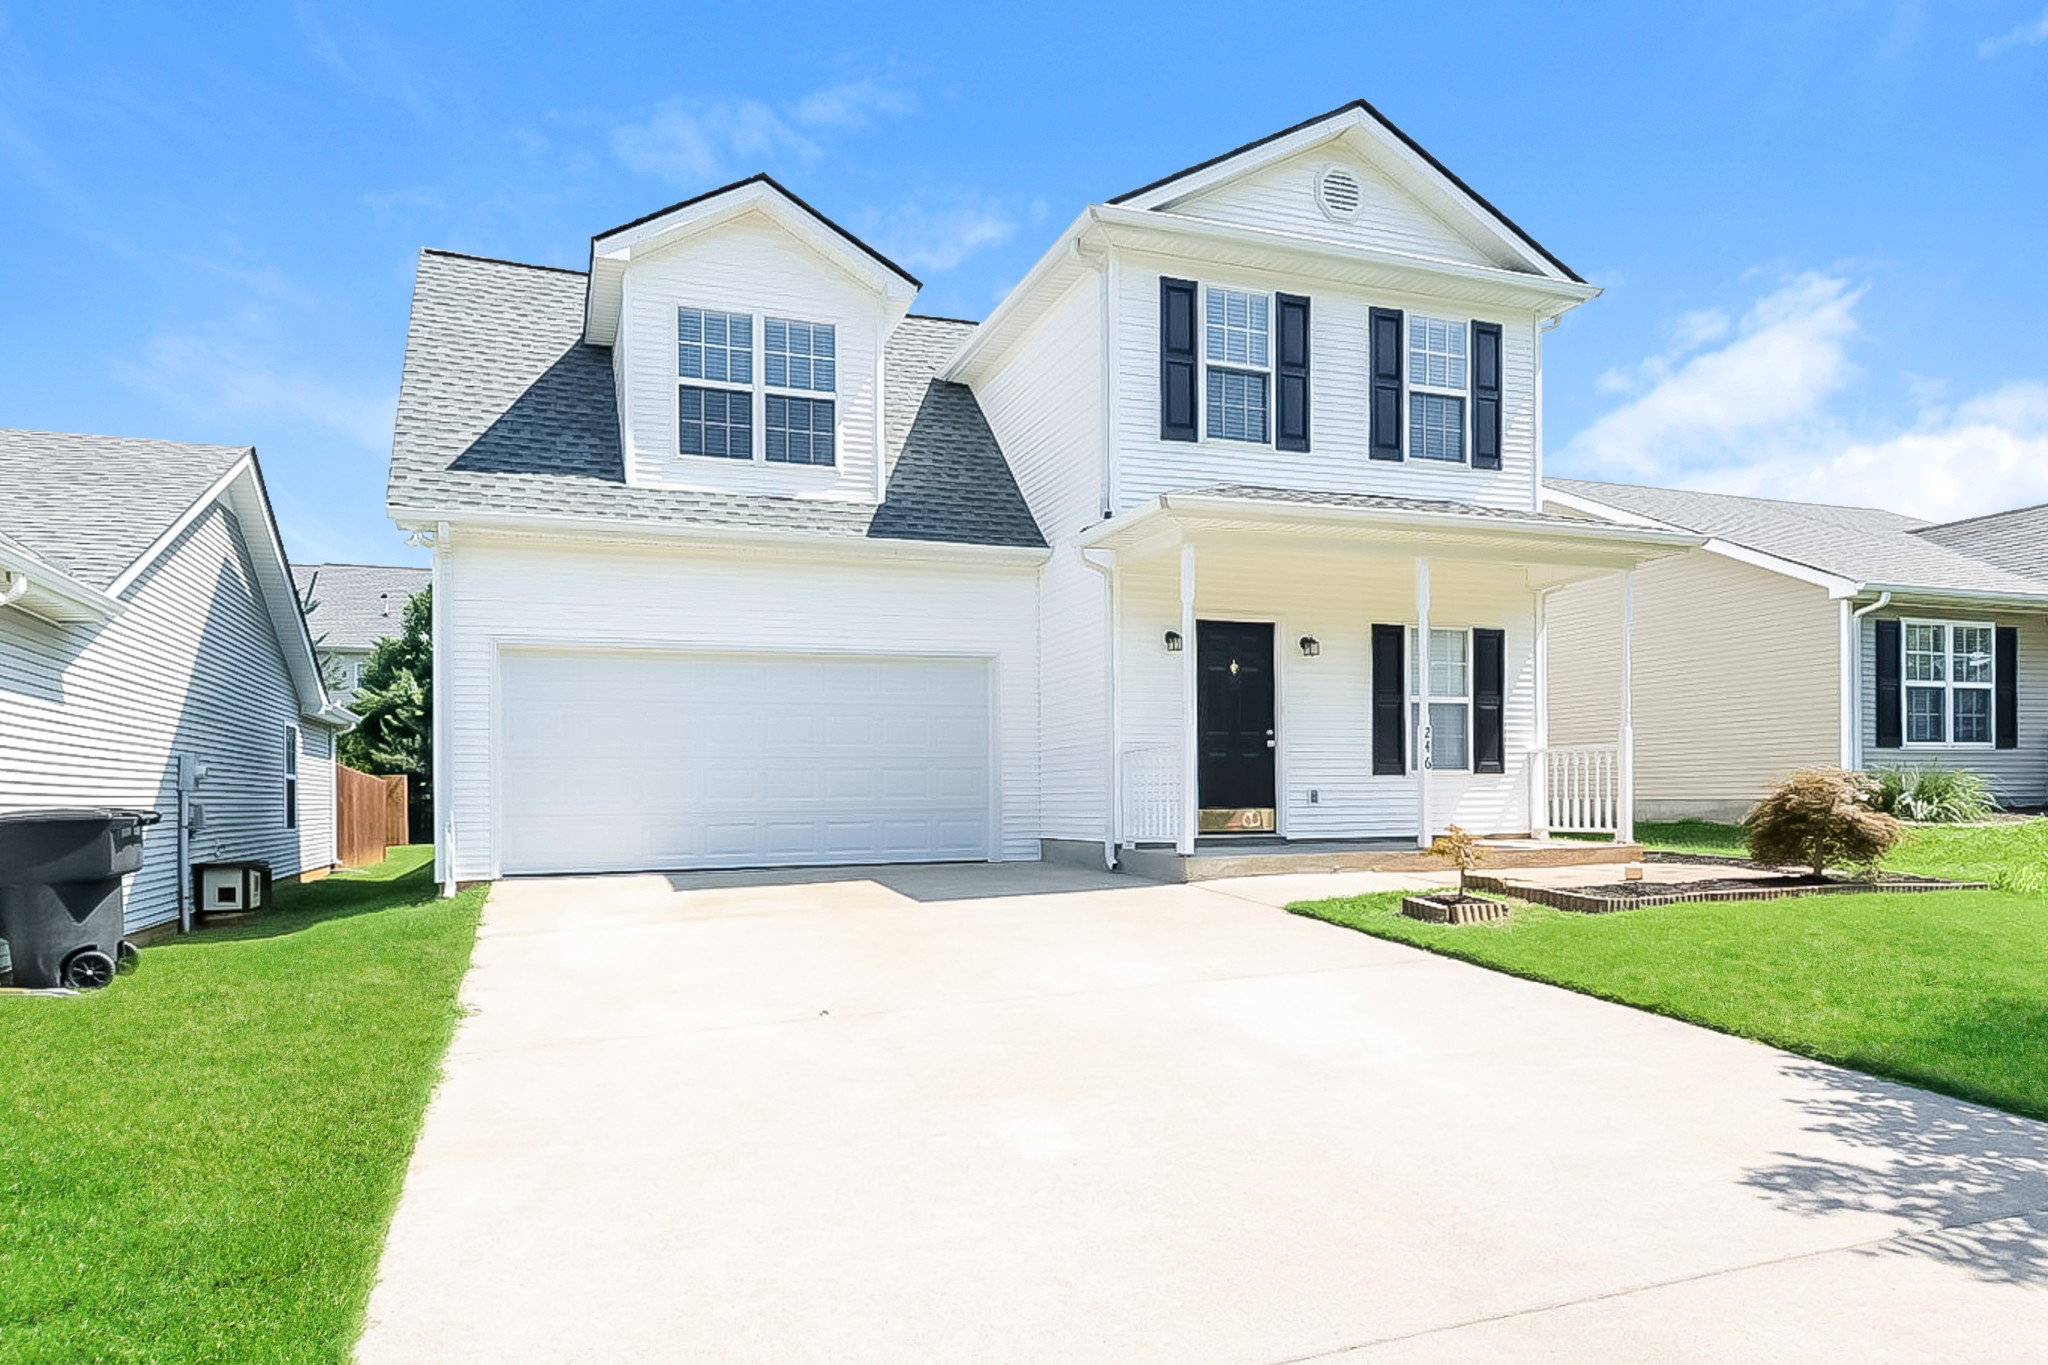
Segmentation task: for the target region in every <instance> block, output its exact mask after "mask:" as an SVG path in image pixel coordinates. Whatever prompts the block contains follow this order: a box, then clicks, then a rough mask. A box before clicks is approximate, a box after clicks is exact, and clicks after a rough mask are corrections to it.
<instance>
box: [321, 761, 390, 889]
mask: <svg viewBox="0 0 2048 1365" xmlns="http://www.w3.org/2000/svg"><path fill="white" fill-rule="evenodd" d="M404 842H406V780H405V778H404V777H403V776H400V775H394V776H391V777H375V776H372V775H371V774H369V773H359V772H357V771H356V770H355V769H354V768H349V767H344V766H342V765H341V764H339V763H337V764H335V765H334V856H335V858H336V859H337V860H338V861H340V862H341V863H343V864H344V865H346V866H348V867H368V866H369V865H370V864H372V863H381V862H383V861H384V850H385V849H386V848H388V847H390V846H391V845H392V844H402V843H404Z"/></svg>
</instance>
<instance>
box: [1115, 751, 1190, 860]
mask: <svg viewBox="0 0 2048 1365" xmlns="http://www.w3.org/2000/svg"><path fill="white" fill-rule="evenodd" d="M1123 772H1124V820H1123V840H1124V842H1125V843H1127V844H1138V843H1145V844H1152V843H1167V844H1171V843H1175V842H1177V841H1178V840H1179V839H1180V824H1181V808H1180V776H1181V775H1180V746H1178V745H1175V744H1134V745H1131V746H1129V747H1128V748H1126V749H1125V750H1124V752H1123Z"/></svg>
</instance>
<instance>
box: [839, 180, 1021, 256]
mask: <svg viewBox="0 0 2048 1365" xmlns="http://www.w3.org/2000/svg"><path fill="white" fill-rule="evenodd" d="M854 223H855V226H856V228H857V229H858V231H859V232H860V234H861V235H862V236H863V237H866V238H867V239H869V240H870V241H872V242H874V244H875V246H876V248H877V249H878V250H880V251H881V252H882V254H884V255H885V256H888V257H889V258H890V259H891V260H894V261H896V262H898V263H899V264H901V265H903V266H904V267H905V268H906V269H909V270H913V271H917V270H922V271H930V272H934V273H936V272H941V271H946V270H951V269H952V268H953V267H955V266H957V265H959V264H960V263H961V262H962V261H965V260H966V259H967V258H968V257H970V256H973V255H975V254H976V253H978V252H981V251H985V250H987V249H988V248H990V247H996V246H1001V245H1002V244H1003V243H1005V242H1007V241H1009V240H1010V238H1012V237H1014V236H1016V234H1017V215H1016V214H1015V213H1013V212H1012V211H1011V210H1010V209H1008V208H1006V207H1005V206H1004V205H1002V204H1000V203H996V202H994V201H991V200H985V199H982V198H979V197H978V196H972V195H963V196H956V197H953V198H950V199H944V200H940V201H938V202H933V201H931V200H929V199H918V200H912V201H911V202H909V203H906V204H900V205H898V206H897V207H895V208H893V209H889V210H886V211H882V210H870V211H868V212H866V213H863V214H858V215H856V216H855V218H854Z"/></svg>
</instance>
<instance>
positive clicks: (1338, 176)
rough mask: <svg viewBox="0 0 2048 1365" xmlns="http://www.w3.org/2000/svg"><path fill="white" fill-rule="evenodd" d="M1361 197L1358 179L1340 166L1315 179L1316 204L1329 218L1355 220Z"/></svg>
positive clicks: (1331, 168) (1333, 167)
mask: <svg viewBox="0 0 2048 1365" xmlns="http://www.w3.org/2000/svg"><path fill="white" fill-rule="evenodd" d="M1362 197H1363V191H1361V190H1360V188H1359V185H1358V177H1357V176H1355V175H1353V174H1352V173H1351V172H1349V171H1347V170H1345V169H1344V168H1343V167H1342V166H1332V167H1330V169H1328V170H1326V171H1324V172H1323V173H1322V174H1321V175H1319V176H1317V177H1316V203H1317V205H1318V206H1319V207H1321V209H1322V210H1323V212H1324V214H1326V215H1327V216H1329V217H1331V218H1356V217H1357V216H1358V204H1359V200H1360V199H1361V198H1362Z"/></svg>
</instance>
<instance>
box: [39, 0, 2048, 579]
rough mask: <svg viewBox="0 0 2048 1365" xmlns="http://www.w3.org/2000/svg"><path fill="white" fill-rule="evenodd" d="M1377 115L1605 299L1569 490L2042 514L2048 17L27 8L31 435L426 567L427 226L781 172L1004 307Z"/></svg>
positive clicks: (932, 273)
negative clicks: (416, 528) (1293, 126)
mask: <svg viewBox="0 0 2048 1365" xmlns="http://www.w3.org/2000/svg"><path fill="white" fill-rule="evenodd" d="M770 14H772V15H773V18H772V19H771V20H768V21H767V22H766V24H765V26H764V21H763V17H762V16H765V15H770ZM881 16H886V17H881ZM1361 95H1362V96H1364V97H1366V98H1368V99H1370V100H1372V101H1373V102H1374V103H1375V104H1377V105H1378V106H1379V107H1380V108H1381V109H1382V110H1383V111H1384V112H1385V113H1386V114H1387V115H1388V116H1389V117H1390V118H1392V119H1394V120H1395V121H1396V122H1397V123H1399V124H1400V125H1401V126H1402V127H1403V128H1405V129H1406V130H1407V131H1408V132H1409V133H1410V134H1412V135H1413V136H1414V137H1416V138H1417V139H1418V140H1419V141H1420V142H1422V143H1423V145H1425V146H1427V147H1428V148H1430V149H1431V150H1432V151H1433V152H1435V153H1436V154H1437V155H1438V156H1439V157H1440V158H1441V159H1443V160H1444V161H1445V162H1446V163H1447V164H1449V165H1450V166H1451V167H1452V168H1453V169H1455V170H1456V171H1458V173H1459V174H1461V175H1462V176H1463V177H1464V178H1465V179H1466V180H1468V181H1469V182H1471V183H1472V184H1473V185H1474V186H1475V187H1477V188H1478V189H1479V190H1480V192H1481V193H1483V194H1485V195H1487V196H1488V197H1489V198H1491V199H1492V200H1493V201H1494V202H1495V203H1497V204H1498V205H1500V206H1501V207H1502V208H1503V209H1504V210H1505V211H1506V212H1507V213H1509V214H1510V215H1511V216H1513V217H1514V218H1515V219H1516V220H1517V221H1519V222H1520V223H1521V224H1522V225H1523V226H1524V227H1526V228H1528V229H1529V230H1530V231H1531V232H1532V233H1534V234H1535V235H1536V237H1537V238H1538V239H1539V240H1541V241H1542V242H1543V243H1544V244H1545V245H1546V246H1549V247H1550V248H1551V249H1552V250H1554V251H1556V252H1557V253H1558V254H1559V255H1561V256H1562V257H1563V258H1564V259H1565V260H1566V261H1568V262H1570V263H1571V264H1572V265H1573V266H1574V267H1576V268H1577V269H1578V270H1579V271H1580V272H1581V273H1583V274H1585V275H1586V276H1587V277H1588V278H1590V279H1592V280H1593V281H1594V282H1595V283H1597V284H1600V285H1602V286H1604V287H1605V288H1606V290H1607V292H1606V294H1605V296H1604V297H1602V298H1600V299H1599V300H1596V301H1595V302H1593V303H1592V304H1589V305H1588V306H1586V307H1585V308H1583V309H1580V310H1579V311H1578V312H1576V313H1574V314H1573V315H1571V316H1570V317H1569V318H1568V319H1567V320H1566V322H1565V324H1564V326H1563V328H1562V329H1561V330H1559V331H1558V332H1557V333H1555V334H1553V336H1552V337H1551V338H1550V340H1549V343H1548V345H1547V348H1546V352H1545V361H1546V425H1547V435H1548V443H1549V448H1550V461H1551V466H1550V467H1551V472H1553V473H1575V474H1581V475H1585V476H1588V477H1613V478H1621V479H1626V480H1632V481H1639V482H1668V483H1678V484H1685V485H1690V486H1699V487H1708V488H1722V489H1728V490H1733V491H1754V492H1760V493H1766V494H1770V493H1777V494H1780V495H1786V496H1807V497H1822V498H1829V497H1832V498H1836V499H1839V500H1844V501H1864V502H1874V503H1880V504H1884V505H1889V506H1894V507H1898V508H1900V509H1901V510H1905V511H1910V512H1917V513H1920V514H1923V515H1929V516H1941V515H1959V514H1962V513H1966V512H1973V511H1978V510H1985V509H1988V508H1992V507H1999V506H2010V505H2016V504H2020V503H2025V502H2039V501H2048V343H2044V339H2043V323H2042V315H2043V312H2044V308H2043V305H2044V303H2048V251H2044V250H2043V249H2042V247H2043V242H2044V232H2043V219H2044V216H2048V10H2044V9H2043V7H2042V0H1997V2H1993V0H1983V2H1982V3H1978V2H1975V0H1962V2H1958V3H1948V4H1943V5H1939V6H1936V5H1931V4H1917V3H1878V2H1876V0H1871V2H1869V3H1854V2H1853V0H1841V2H1840V3H1821V4H1804V5H1802V4H1797V3H1776V4H1768V5H1766V4H1758V5H1750V6H1735V5H1714V4H1699V5H1688V6H1675V5H1674V6H1666V5H1643V4H1641V3H1639V2H1636V3H1618V4H1546V5H1541V6H1535V5H1530V6H1514V7H1507V6H1502V7H1487V6H1445V5H1414V4H1400V5H1378V4H1375V5H1359V6H1350V7H1337V6H1329V5H1317V6H1290V5H1285V4H1276V3H1269V4H1263V5H1259V6H1255V7H1252V8H1250V9H1247V8H1245V7H1243V6H1230V7H1222V6H1218V7H1215V8H1214V9H1212V10H1205V9H1204V7H1202V6H1198V5H1193V4H1189V5H1182V6H1179V7H1177V8H1175V9H1174V10H1173V11H1172V17H1171V22H1170V23H1169V22H1165V21H1164V20H1163V18H1162V12H1161V11H1160V10H1159V9H1158V8H1157V7H1156V6H1142V7H1141V6H1131V7H1127V8H1125V9H1119V8H1117V7H1109V6H1103V5H1100V4H1096V5H1087V6H1074V7H1065V6H1061V5H1057V4H1051V3H1041V4H1036V5H1032V6H1028V7H1019V8H1018V9H1016V10H1014V11H1009V12H1001V11H999V10H997V9H996V8H994V7H986V6H982V7H977V6H961V5H959V4H957V3H952V4H947V5H943V6H931V7H923V6H916V5H901V4H899V5H893V6H890V7H888V8H887V9H886V10H877V11H866V12H864V11H862V10H860V9H858V8H856V7H850V6H845V5H836V6H815V7H811V6H804V5H780V6H775V7H772V9H771V8H770V7H765V6H752V5H748V6H709V5H674V4H665V5H647V6H635V5H618V4H584V5H577V6H563V5H549V6H539V5H534V6H512V5H493V6H484V5H473V4H438V5H419V4H402V5H401V4H366V5H354V6H343V5H338V4H329V3H319V2H318V0H306V2H305V3H300V4H296V5H294V4H279V5H240V4H233V3H225V2H222V3H210V4H207V5H204V6H198V5H193V6H182V7H180V6H170V5H161V6H158V5H151V6H141V5H138V6H133V7H112V8H109V7H104V6H98V5H91V4H75V5H64V6H57V5H37V6H33V7H30V6H18V5H11V4H9V3H7V0H0V300H4V301H5V306H4V307H0V329H4V332H0V346H4V350H5V354H6V356H7V360H8V363H7V364H6V365H5V366H4V367H0V425H5V426H15V427H37V428H49V429H56V430H67V431H93V432H107V433H117V434H128V435H151V436H164V437H170V438H175V439H183V440H193V441H220V442H232V443H253V444H255V445H256V446H257V447H258V449H259V450H260V452H261V454H262V457H263V461H264V467H265V470H266V472H267V474H268V476H269V479H270V483H271V488H272V493H273V496H274V498H275V501H276V503H277V510H278V516H279V520H280V523H281V525H282V526H283V528H284V532H285V538H286V542H287V548H288V549H289V551H290V552H291V554H292V555H293V557H294V558H295V559H298V560H301V561H307V562H310V561H316V560H324V559H349V560H366V561H403V560H416V559H417V558H418V555H417V554H416V553H415V552H408V551H406V550H405V549H404V548H403V546H402V544H401V543H400V541H399V538H398V536H397V534H396V532H394V531H393V530H392V528H391V526H390V524H389V522H388V521H386V520H385V518H384V515H383V488H384V466H385V460H386V457H387V454H388V450H389V444H390V434H391V414H392V408H393V404H394V402H395V397H396V392H397V386H398V373H399V364H400V360H401V357H402V355H403V350H404V341H405V321H406V311H407V307H408V303H409V297H410V291H411V280H412V271H413V263H414V259H415V255H416V253H417V251H418V249H419V248H420V247H423V246H437V247H447V248H452V249H455V250H460V251H469V252H476V253H479V254H483V255H491V256H502V257H509V258H511V259H515V260H523V261H534V262H541V263H549V264H557V265H566V266H577V267H580V266H582V265H583V264H584V261H585V257H586V253H587V248H588V241H589V237H590V234H591V233H592V232H594V231H598V230H600V229H603V228H606V227H610V226H613V225H615V224H617V223H620V222H623V221H626V220H627V219H630V218H634V217H637V216H638V215H640V214H642V213H644V212H646V211H648V210H650V209H653V208H657V207H659V206H661V205H663V204H665V203H668V202H671V201H673V200H675V199H678V198H681V197H683V196H685V195H688V194H691V193H694V192H696V191H698V190H702V189H705V188H708V187H710V186H713V185H716V184H720V183H723V182H724V181H726V180H729V179H734V178H737V177H738V176H740V175H743V174H747V173H749V172H752V171H754V170H758V169H765V170H768V171H771V172H773V173H774V174H776V175H777V176H778V177H780V178H782V179H783V180H784V181H785V182H786V183H788V184H789V185H790V186H792V187H793V188H794V189H796V190H797V192H798V193H800V194H802V195H804V196H805V197H806V198H808V199H810V200H811V202H813V203H814V204H816V205H817V206H818V207H819V208H821V209H822V210H824V211H825V212H826V213H828V214H831V215H832V216H834V217H835V218H838V219H839V220H840V221H842V222H844V223H846V224H847V225H848V226H850V227H852V228H853V229H854V230H855V231H857V232H860V233H862V234H863V235H865V236H867V237H869V238H870V239H871V240H872V241H874V242H875V244H876V245H877V246H878V247H880V248H881V249H882V250H884V251H885V252H888V253H889V254H891V255H892V256H894V257H895V258H896V259H898V260H900V261H902V262H903V263H904V264H906V265H907V266H909V268H910V269H911V270H912V271H913V272H914V273H916V274H918V275H920V276H921V277H922V278H924V279H925V280H926V281H927V284H926V289H925V292H924V294H923V296H922V297H921V299H920V301H919V304H918V309H919V311H922V312H936V313H944V314H950V315H958V316H965V317H980V316H982V315H984V314H985V313H986V312H987V311H988V309H989V308H990V307H992V306H993V304H994V303H995V301H996V300H997V299H998V298H1000V297H1001V295H1002V293H1003V292H1004V291H1005V290H1006V289H1007V288H1008V287H1009V285H1010V284H1011V283H1013V282H1014V281H1015V280H1016V279H1017V278H1018V277H1019V276H1020V275H1021V274H1022V273H1023V272H1024V270H1025V269H1026V268H1027V267H1028V266H1029V265H1030V263H1031V262H1032V261H1033V260H1034V259H1035V258H1036V257H1037V255H1038V254H1039V253H1040V252H1041V251H1042V250H1043V249H1044V248H1045V246H1046V245H1047V244H1048V243H1049V242H1050V241H1051V239H1052V238H1053V236H1054V235H1055V234H1056V233H1057V232H1058V231H1059V229H1060V228H1061V227H1062V226H1064V224H1065V223H1067V222H1068V221H1069V220H1070V219H1071V218H1072V217H1073V215H1074V214H1075V213H1076V212H1078V211H1079V209H1080V208H1081V207H1082V206H1083V205H1085V204H1087V203H1089V202H1091V201H1096V200H1100V199H1103V198H1106V197H1108V196H1110V195H1113V194H1117V193H1120V192H1122V191H1124V190H1127V189H1131V188H1134V187H1135V186H1137V185H1139V184H1142V183H1144V182H1146V181H1149V180H1151V179H1153V178H1155V177H1157V176H1158V175H1161V174H1163V173H1165V172H1168V171H1171V170H1175V169H1177V168H1179V167H1181V166H1184V165H1187V164H1189V163H1191V162H1194V161H1197V160H1200V159H1203V158H1205V157H1207V156H1210V155H1213V154H1214V153H1217V152H1220V151H1223V150H1226V149H1228V148H1230V147H1233V146H1236V145H1237V144H1239V143H1241V142H1245V141H1248V140H1250V139H1252V138H1254V137H1258V136H1260V135H1262V134H1265V133H1267V132H1271V131H1273V130H1275V129H1278V128H1280V127H1283V126H1286V125H1287V124H1290V123H1293V122H1296V121H1298V120H1300V119H1302V118H1304V117H1307V116H1309V115H1311V114H1315V113H1319V112H1321V111H1323V110H1325V109H1328V108H1331V107H1334V106H1336V105H1338V104H1341V103H1342V102H1344V101H1345V100H1348V99H1351V98H1353V97H1356V96H1361ZM0 496H4V494H0Z"/></svg>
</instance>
